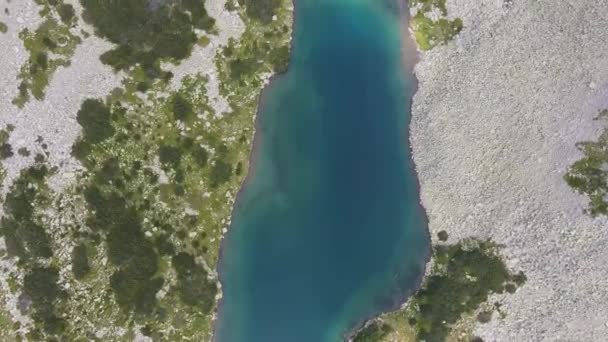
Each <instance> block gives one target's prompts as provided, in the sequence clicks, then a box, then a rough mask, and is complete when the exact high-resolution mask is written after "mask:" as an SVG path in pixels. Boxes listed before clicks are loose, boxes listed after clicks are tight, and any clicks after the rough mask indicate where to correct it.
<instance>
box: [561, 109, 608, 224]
mask: <svg viewBox="0 0 608 342" xmlns="http://www.w3.org/2000/svg"><path fill="white" fill-rule="evenodd" d="M606 115H608V110H603V111H601V112H600V114H599V116H598V118H603V117H605V116H606ZM577 147H578V148H579V149H580V150H581V152H583V155H584V156H583V158H582V159H580V160H578V161H576V162H575V163H574V164H572V166H570V168H569V169H568V171H567V172H566V175H565V176H564V179H565V180H566V182H567V183H568V185H570V187H572V188H573V189H574V190H575V191H576V192H578V193H580V194H583V195H586V196H587V197H588V198H589V207H588V209H587V210H586V212H587V213H588V214H589V215H591V216H598V215H608V129H607V130H605V131H604V132H603V133H602V134H601V135H600V137H599V138H598V140H597V141H595V142H592V141H586V142H581V143H578V144H577Z"/></svg>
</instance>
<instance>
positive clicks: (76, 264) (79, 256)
mask: <svg viewBox="0 0 608 342" xmlns="http://www.w3.org/2000/svg"><path fill="white" fill-rule="evenodd" d="M90 270H91V268H90V266H89V257H88V256H87V246H86V245H84V244H83V243H81V244H79V245H78V246H76V247H74V249H72V273H73V274H74V278H76V279H82V278H84V277H85V276H86V275H87V274H88V273H89V271H90Z"/></svg>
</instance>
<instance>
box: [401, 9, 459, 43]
mask: <svg viewBox="0 0 608 342" xmlns="http://www.w3.org/2000/svg"><path fill="white" fill-rule="evenodd" d="M411 25H412V28H413V30H414V37H415V38H416V42H417V43H418V46H419V47H420V49H422V50H430V49H432V48H434V47H436V46H438V45H443V44H447V43H448V42H449V41H450V40H452V39H453V38H454V37H455V36H456V35H457V34H458V33H460V31H461V30H462V20H461V19H460V18H456V19H454V20H448V19H443V18H441V19H437V20H431V19H429V18H427V17H426V16H425V15H424V13H422V12H418V13H417V14H416V15H415V16H414V17H413V18H412V20H411Z"/></svg>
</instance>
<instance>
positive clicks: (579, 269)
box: [411, 0, 608, 341]
mask: <svg viewBox="0 0 608 342" xmlns="http://www.w3.org/2000/svg"><path fill="white" fill-rule="evenodd" d="M447 8H448V13H449V14H450V16H453V17H459V18H461V19H462V20H463V23H464V28H463V30H462V32H461V33H460V34H459V35H458V36H457V37H456V38H455V40H454V41H453V42H451V43H449V44H448V45H446V46H439V47H436V48H435V49H433V50H431V51H429V52H425V53H423V55H422V58H421V61H420V63H418V65H417V66H416V75H417V77H418V79H419V81H420V84H419V89H418V92H417V93H416V95H415V98H414V104H413V114H412V123H411V142H412V147H413V151H414V159H415V162H416V167H417V171H418V173H419V177H420V182H421V196H422V203H423V205H424V207H425V208H426V210H427V213H428V216H429V220H430V229H431V231H432V233H433V234H432V235H433V237H434V238H435V236H436V233H437V232H439V231H441V230H446V231H447V232H448V233H449V242H450V241H451V242H454V241H458V240H460V239H462V238H468V237H477V238H491V239H493V240H494V241H495V242H496V243H498V244H503V245H504V248H503V249H502V254H503V255H504V256H505V258H506V260H507V263H508V264H509V266H511V267H514V268H517V269H521V270H523V271H524V272H525V274H526V275H527V278H528V281H527V282H526V284H525V285H524V286H523V287H521V288H520V289H518V290H517V292H516V293H515V294H513V295H509V296H506V297H504V298H501V300H502V301H503V303H504V304H503V308H502V310H503V311H504V312H505V313H506V317H505V318H503V319H500V318H494V319H492V320H491V321H490V322H488V323H485V324H478V325H477V328H476V329H475V335H478V336H480V337H482V338H483V339H484V341H605V340H606V339H608V305H607V303H608V291H607V289H606V286H605V279H606V278H608V262H607V261H608V250H607V249H606V246H607V245H608V230H607V229H606V228H607V227H608V220H606V219H605V218H602V217H600V218H591V217H590V216H588V215H586V214H585V213H583V210H584V208H585V207H586V204H587V199H586V198H584V197H582V196H580V195H578V194H576V193H574V192H573V191H572V190H571V189H570V188H569V187H568V185H567V184H566V183H565V182H564V179H563V176H564V174H565V172H566V170H567V168H568V166H570V165H571V164H572V163H573V162H574V161H576V160H577V159H579V158H580V157H581V154H580V151H579V150H578V149H577V148H576V146H575V144H576V143H577V142H579V141H585V140H593V139H595V138H597V136H598V135H599V134H600V132H601V130H602V129H603V128H604V127H605V125H604V124H603V123H602V122H601V121H598V120H594V118H595V117H596V116H597V114H598V111H599V110H601V109H604V108H607V107H608V82H607V80H608V30H607V29H606V27H608V3H605V2H598V1H592V0H578V1H549V0H540V1H537V0H514V1H506V0H505V1H498V0H482V1H471V0H448V1H447Z"/></svg>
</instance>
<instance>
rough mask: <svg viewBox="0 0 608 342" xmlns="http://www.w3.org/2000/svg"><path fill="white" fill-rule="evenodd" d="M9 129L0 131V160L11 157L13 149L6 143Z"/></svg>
mask: <svg viewBox="0 0 608 342" xmlns="http://www.w3.org/2000/svg"><path fill="white" fill-rule="evenodd" d="M9 135H10V129H2V130H0V160H4V159H7V158H10V157H12V156H13V147H12V146H11V145H10V144H9V143H8V138H9Z"/></svg>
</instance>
